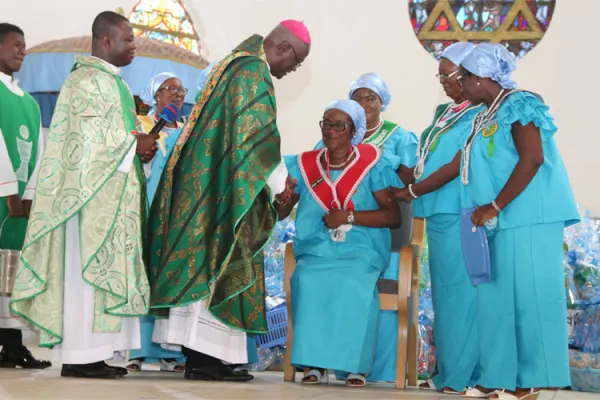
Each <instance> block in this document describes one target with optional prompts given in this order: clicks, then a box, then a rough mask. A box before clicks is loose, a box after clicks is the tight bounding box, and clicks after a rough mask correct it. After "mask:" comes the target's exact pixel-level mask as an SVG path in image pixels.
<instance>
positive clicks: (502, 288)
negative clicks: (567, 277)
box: [477, 222, 570, 390]
mask: <svg viewBox="0 0 600 400" xmlns="http://www.w3.org/2000/svg"><path fill="white" fill-rule="evenodd" d="M563 231H564V224H563V223H562V222H560V223H552V224H539V225H533V226H526V227H522V228H515V229H506V230H500V231H498V232H497V233H496V235H495V236H494V237H493V238H492V239H491V240H490V242H489V243H490V256H491V266H492V282H490V283H487V284H483V285H480V286H478V287H477V291H478V293H477V297H478V304H477V306H478V324H479V346H480V365H481V377H480V378H479V379H478V381H477V384H478V385H480V386H482V387H486V388H503V389H508V390H514V389H515V388H516V387H519V388H539V387H542V388H544V387H565V386H569V385H570V373H569V357H568V339H567V323H566V320H567V305H566V297H565V284H564V272H563Z"/></svg>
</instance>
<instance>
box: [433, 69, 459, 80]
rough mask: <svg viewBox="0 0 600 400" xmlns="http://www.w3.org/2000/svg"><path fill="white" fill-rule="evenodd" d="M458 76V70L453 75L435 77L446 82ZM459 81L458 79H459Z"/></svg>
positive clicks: (437, 75)
mask: <svg viewBox="0 0 600 400" xmlns="http://www.w3.org/2000/svg"><path fill="white" fill-rule="evenodd" d="M456 74H458V70H456V71H454V72H453V73H451V74H450V75H444V74H435V77H436V78H438V79H439V80H440V81H442V80H443V81H445V80H447V79H450V78H452V77H453V76H454V75H456ZM457 79H458V78H457Z"/></svg>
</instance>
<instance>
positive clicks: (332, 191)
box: [298, 144, 381, 211]
mask: <svg viewBox="0 0 600 400" xmlns="http://www.w3.org/2000/svg"><path fill="white" fill-rule="evenodd" d="M354 150H355V157H354V160H352V161H351V162H350V164H348V166H347V167H346V168H344V170H343V171H342V173H341V174H340V176H339V177H338V178H337V179H336V180H335V182H331V180H330V179H329V177H328V176H327V172H325V171H324V170H323V166H322V165H321V161H320V160H321V157H322V156H323V155H324V154H325V151H327V149H320V150H313V151H308V152H306V153H302V154H300V155H299V156H298V165H299V166H300V172H301V173H302V178H304V183H305V184H306V187H307V188H308V191H309V192H310V194H311V195H312V196H313V198H314V199H315V200H316V201H317V203H319V205H320V206H321V207H322V208H323V209H324V210H325V211H329V210H332V209H343V210H351V211H353V210H354V204H352V196H353V195H354V193H355V192H356V189H357V188H358V185H360V183H361V182H362V181H363V179H365V177H366V176H367V174H368V173H369V171H370V170H371V168H373V167H374V166H375V164H377V161H379V157H380V154H381V153H380V152H379V149H378V148H377V147H376V146H373V145H372V144H359V145H358V146H355V147H354Z"/></svg>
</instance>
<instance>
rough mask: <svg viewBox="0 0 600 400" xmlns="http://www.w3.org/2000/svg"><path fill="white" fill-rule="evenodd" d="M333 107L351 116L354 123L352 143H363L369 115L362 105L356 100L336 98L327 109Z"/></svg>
mask: <svg viewBox="0 0 600 400" xmlns="http://www.w3.org/2000/svg"><path fill="white" fill-rule="evenodd" d="M333 109H335V110H340V111H343V112H345V113H346V114H348V115H349V116H350V118H351V119H352V123H353V124H354V137H353V138H352V144H353V145H357V144H360V143H362V141H363V139H364V137H365V134H366V133H367V117H366V116H365V110H364V109H363V108H362V106H361V105H360V104H358V103H357V102H356V101H354V100H335V101H333V102H331V103H330V104H329V105H328V106H327V107H326V108H325V111H328V110H333Z"/></svg>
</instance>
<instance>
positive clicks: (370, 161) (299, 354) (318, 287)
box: [280, 100, 400, 386]
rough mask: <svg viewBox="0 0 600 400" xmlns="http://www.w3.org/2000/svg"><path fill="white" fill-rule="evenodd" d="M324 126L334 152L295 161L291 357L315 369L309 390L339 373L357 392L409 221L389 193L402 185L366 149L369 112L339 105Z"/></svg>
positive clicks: (291, 164) (291, 160) (290, 161)
mask: <svg viewBox="0 0 600 400" xmlns="http://www.w3.org/2000/svg"><path fill="white" fill-rule="evenodd" d="M320 126H321V133H322V136H323V142H324V145H325V148H322V149H318V150H313V151H309V152H306V153H302V154H300V155H298V156H292V157H286V158H285V162H286V166H287V169H288V171H289V174H290V176H291V177H293V178H294V179H295V180H296V181H297V182H298V185H297V186H296V193H297V198H296V201H298V212H297V215H296V238H295V239H294V255H295V256H296V261H297V264H296V270H295V271H294V274H293V276H292V278H291V294H292V308H293V309H292V320H293V327H294V342H293V346H292V348H291V349H289V351H291V352H292V364H293V365H295V366H298V367H306V368H309V372H308V374H307V375H306V376H305V377H304V379H303V380H302V383H304V384H319V383H322V382H325V381H326V380H327V376H328V375H327V374H326V370H336V371H344V372H345V373H347V374H349V375H348V376H347V379H346V384H347V385H348V386H364V385H365V383H366V380H365V375H366V374H368V373H369V372H370V370H371V367H372V363H373V356H374V353H375V344H376V338H377V320H378V316H379V295H378V292H377V280H378V279H379V276H380V274H381V272H382V271H383V269H384V268H385V267H386V266H387V265H388V259H389V255H390V229H389V228H390V227H391V226H393V225H395V224H398V222H399V220H400V213H399V210H398V203H397V202H395V201H391V200H393V197H392V192H391V191H390V190H389V188H390V187H392V186H397V185H399V184H400V179H399V178H398V176H397V175H396V172H395V170H394V169H393V168H392V166H391V164H390V162H389V161H388V160H387V159H385V157H381V156H380V154H381V153H380V150H379V149H378V148H377V147H376V146H373V145H370V144H364V143H361V142H362V139H363V136H364V134H365V128H366V121H365V112H364V110H363V109H362V107H361V106H360V105H359V104H358V103H356V102H355V101H352V100H338V101H335V102H333V103H332V104H330V105H329V106H328V107H327V109H326V111H325V114H324V115H323V120H322V121H321V123H320ZM293 205H294V204H293V203H292V204H291V205H289V206H287V207H288V208H287V210H286V211H287V213H289V211H290V210H291V207H293ZM285 215H286V212H284V211H282V210H280V216H285Z"/></svg>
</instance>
